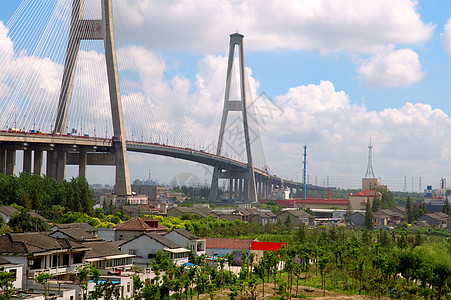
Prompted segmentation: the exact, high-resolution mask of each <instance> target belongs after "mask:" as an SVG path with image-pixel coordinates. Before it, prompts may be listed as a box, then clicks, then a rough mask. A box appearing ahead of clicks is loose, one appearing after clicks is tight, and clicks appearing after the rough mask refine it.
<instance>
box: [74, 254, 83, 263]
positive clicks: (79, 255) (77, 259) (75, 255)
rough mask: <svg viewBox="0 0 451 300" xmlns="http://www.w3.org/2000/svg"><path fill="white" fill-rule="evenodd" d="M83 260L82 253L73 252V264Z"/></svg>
mask: <svg viewBox="0 0 451 300" xmlns="http://www.w3.org/2000/svg"><path fill="white" fill-rule="evenodd" d="M82 262H83V253H75V254H74V264H81V263H82Z"/></svg>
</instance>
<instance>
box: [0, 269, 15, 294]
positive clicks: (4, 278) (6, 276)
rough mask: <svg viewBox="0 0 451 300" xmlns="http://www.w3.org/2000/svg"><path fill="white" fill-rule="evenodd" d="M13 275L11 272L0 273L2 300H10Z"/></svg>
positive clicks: (12, 289)
mask: <svg viewBox="0 0 451 300" xmlns="http://www.w3.org/2000/svg"><path fill="white" fill-rule="evenodd" d="M15 280H16V278H14V274H13V273H11V272H7V271H3V272H1V273H0V288H1V289H2V296H3V297H2V299H5V300H10V299H11V296H12V293H13V292H14V281H15Z"/></svg>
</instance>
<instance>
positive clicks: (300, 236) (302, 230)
mask: <svg viewBox="0 0 451 300" xmlns="http://www.w3.org/2000/svg"><path fill="white" fill-rule="evenodd" d="M306 236H307V228H306V226H305V224H304V223H303V222H301V223H300V224H299V227H298V230H297V231H296V241H297V242H298V243H299V244H304V243H305V240H306Z"/></svg>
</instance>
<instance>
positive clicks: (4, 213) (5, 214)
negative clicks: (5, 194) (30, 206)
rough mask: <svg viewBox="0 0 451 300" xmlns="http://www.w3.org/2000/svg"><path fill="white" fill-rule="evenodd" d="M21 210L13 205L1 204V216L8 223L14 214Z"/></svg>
mask: <svg viewBox="0 0 451 300" xmlns="http://www.w3.org/2000/svg"><path fill="white" fill-rule="evenodd" d="M18 213H19V211H18V210H17V209H15V208H14V207H12V206H5V205H3V206H0V217H1V218H2V219H3V221H4V222H5V223H8V222H9V220H10V219H11V217H12V216H13V215H14V214H18Z"/></svg>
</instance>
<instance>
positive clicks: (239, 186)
mask: <svg viewBox="0 0 451 300" xmlns="http://www.w3.org/2000/svg"><path fill="white" fill-rule="evenodd" d="M243 38H244V36H243V35H241V34H239V33H234V34H231V35H230V46H229V58H228V65H227V79H226V88H225V97H224V108H223V113H222V120H221V129H220V131H219V139H218V146H217V150H216V154H217V155H222V146H223V144H224V132H225V129H226V123H227V117H228V114H229V112H231V111H237V112H241V113H242V116H243V129H244V139H245V144H246V156H247V168H246V172H245V173H244V174H232V173H230V174H227V172H224V171H225V170H221V169H220V168H218V167H215V168H214V170H213V175H212V180H211V189H210V201H215V200H217V199H218V192H219V191H218V179H220V178H222V179H225V178H228V179H230V189H231V190H230V194H231V195H237V194H239V195H240V198H241V199H240V200H243V201H244V202H256V201H257V188H256V184H255V183H256V182H255V173H254V164H253V161H252V151H251V140H250V136H249V124H248V116H247V103H246V102H247V101H246V100H247V99H246V84H245V79H246V77H245V64H244V48H243ZM236 48H238V51H239V52H238V55H239V77H240V80H239V85H240V97H241V99H240V100H230V88H231V83H232V70H233V63H234V57H235V49H236ZM243 183H244V186H243Z"/></svg>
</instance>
